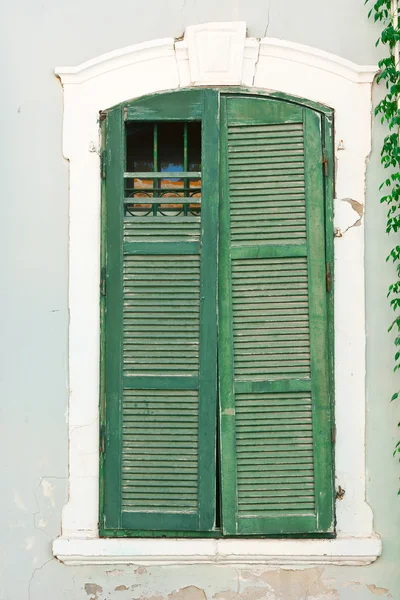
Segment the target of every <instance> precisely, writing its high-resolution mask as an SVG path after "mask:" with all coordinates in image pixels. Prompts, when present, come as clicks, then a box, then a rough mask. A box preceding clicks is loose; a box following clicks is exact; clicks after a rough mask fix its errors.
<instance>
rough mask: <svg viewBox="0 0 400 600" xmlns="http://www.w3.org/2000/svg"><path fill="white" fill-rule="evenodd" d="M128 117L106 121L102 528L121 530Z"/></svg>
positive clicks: (116, 115)
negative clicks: (125, 161)
mask: <svg viewBox="0 0 400 600" xmlns="http://www.w3.org/2000/svg"><path fill="white" fill-rule="evenodd" d="M124 142H125V137H124V130H123V113H122V110H121V109H120V108H116V109H114V110H112V111H110V112H109V113H108V114H107V119H106V164H107V178H106V182H105V203H106V273H107V277H106V286H107V296H106V301H105V340H106V341H105V344H106V347H105V374H104V377H105V415H106V422H105V441H104V444H105V448H104V449H105V454H104V458H103V459H102V460H104V470H103V475H104V481H103V482H102V485H103V487H104V505H103V511H104V512H103V514H102V515H100V528H103V527H120V525H121V508H120V507H121V494H120V489H121V435H122V421H121V402H122V296H123V291H122V281H123V278H122V272H123V253H122V251H123V246H122V239H123V237H122V223H123V218H124V214H123V204H122V202H119V201H118V200H119V199H120V198H122V197H123V172H124V157H125V143H124Z"/></svg>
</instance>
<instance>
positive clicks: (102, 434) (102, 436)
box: [100, 425, 106, 454]
mask: <svg viewBox="0 0 400 600" xmlns="http://www.w3.org/2000/svg"><path fill="white" fill-rule="evenodd" d="M105 438H106V434H105V428H104V425H101V426H100V453H101V454H105V452H106V441H105Z"/></svg>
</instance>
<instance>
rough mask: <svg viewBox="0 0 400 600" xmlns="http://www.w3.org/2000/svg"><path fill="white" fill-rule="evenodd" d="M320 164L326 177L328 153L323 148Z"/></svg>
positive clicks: (327, 173)
mask: <svg viewBox="0 0 400 600" xmlns="http://www.w3.org/2000/svg"><path fill="white" fill-rule="evenodd" d="M322 166H323V168H324V175H325V177H328V175H329V163H328V155H327V153H326V150H325V149H323V150H322Z"/></svg>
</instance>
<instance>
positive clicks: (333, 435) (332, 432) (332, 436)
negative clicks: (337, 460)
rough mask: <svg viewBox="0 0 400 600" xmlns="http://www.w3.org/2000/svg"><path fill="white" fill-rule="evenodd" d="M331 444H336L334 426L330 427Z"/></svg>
mask: <svg viewBox="0 0 400 600" xmlns="http://www.w3.org/2000/svg"><path fill="white" fill-rule="evenodd" d="M331 442H332V444H334V443H335V442H336V425H332V429H331Z"/></svg>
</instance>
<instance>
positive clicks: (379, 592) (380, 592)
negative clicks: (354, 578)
mask: <svg viewBox="0 0 400 600" xmlns="http://www.w3.org/2000/svg"><path fill="white" fill-rule="evenodd" d="M367 589H368V590H369V591H370V592H372V594H375V595H376V596H387V597H388V598H393V596H392V594H391V593H390V591H389V590H388V588H383V587H377V586H376V585H374V584H373V583H370V584H369V585H367Z"/></svg>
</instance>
